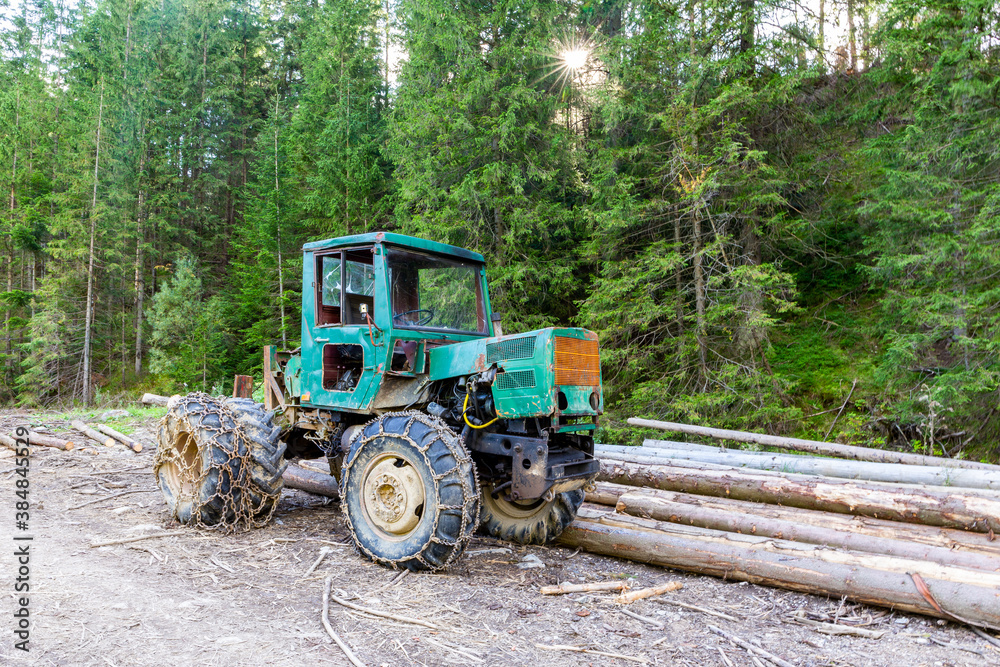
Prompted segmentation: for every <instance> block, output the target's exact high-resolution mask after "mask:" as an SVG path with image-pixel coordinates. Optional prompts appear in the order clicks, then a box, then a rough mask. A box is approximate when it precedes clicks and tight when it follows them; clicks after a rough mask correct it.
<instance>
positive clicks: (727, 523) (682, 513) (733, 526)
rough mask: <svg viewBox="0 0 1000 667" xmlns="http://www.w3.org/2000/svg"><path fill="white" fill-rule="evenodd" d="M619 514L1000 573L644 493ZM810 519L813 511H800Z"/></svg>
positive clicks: (947, 556) (964, 555)
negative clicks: (809, 515) (808, 514)
mask: <svg viewBox="0 0 1000 667" xmlns="http://www.w3.org/2000/svg"><path fill="white" fill-rule="evenodd" d="M615 509H616V511H618V512H620V513H623V514H631V515H632V516H638V517H643V518H647V519H656V520H657V521H669V522H671V523H679V524H683V525H686V526H697V527H699V528H711V529H713V530H723V531H727V532H731V533H742V534H744V535H758V536H764V537H775V538H778V539H782V540H791V541H793V542H803V543H805V544H818V545H821V546H826V547H831V548H835V549H849V550H851V551H863V552H865V553H872V554H884V555H886V556H895V557H898V558H913V559H916V560H923V561H929V562H934V563H940V564H942V565H951V566H955V567H965V568H970V569H974V570H983V571H984V572H1000V558H997V557H996V556H993V555H989V554H984V553H979V552H967V551H952V550H951V549H948V548H946V547H936V546H928V545H926V544H915V543H912V542H906V541H903V540H898V539H886V538H885V537H872V536H871V535H862V534H859V533H852V532H847V531H840V530H837V529H836V528H826V527H821V526H814V525H810V524H807V523H796V522H794V521H787V520H782V519H769V518H766V517H761V516H755V515H753V514H749V513H737V512H732V511H728V510H720V509H714V508H711V507H698V506H697V505H690V504H688V503H678V502H672V501H669V500H664V499H663V498H656V497H653V496H649V495H644V494H639V493H627V494H625V495H623V496H622V497H621V498H619V499H618V505H617V507H616V508H615ZM798 512H799V513H800V514H805V513H806V512H808V510H798Z"/></svg>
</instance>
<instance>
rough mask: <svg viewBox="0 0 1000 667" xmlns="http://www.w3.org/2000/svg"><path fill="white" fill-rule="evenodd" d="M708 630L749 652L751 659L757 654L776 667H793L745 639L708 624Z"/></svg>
mask: <svg viewBox="0 0 1000 667" xmlns="http://www.w3.org/2000/svg"><path fill="white" fill-rule="evenodd" d="M708 629H709V630H711V631H712V632H714V633H715V634H717V635H719V636H720V637H725V638H726V639H728V640H729V641H731V642H732V643H734V644H736V645H737V646H739V647H740V648H743V649H746V650H747V651H749V652H750V653H751V657H753V654H757V655H759V656H761V657H762V658H764V659H765V660H768V661H770V662H773V663H774V664H776V665H778V667H795V665H793V664H792V663H790V662H788V661H787V660H782V659H781V658H779V657H778V656H776V655H774V654H773V653H771V652H769V651H765V650H764V649H762V648H760V647H758V646H754V645H753V644H751V643H750V642H748V641H746V640H745V639H740V638H739V637H737V636H736V635H734V634H731V633H728V632H726V631H725V630H723V629H721V628H718V627H716V626H714V625H711V624H709V626H708Z"/></svg>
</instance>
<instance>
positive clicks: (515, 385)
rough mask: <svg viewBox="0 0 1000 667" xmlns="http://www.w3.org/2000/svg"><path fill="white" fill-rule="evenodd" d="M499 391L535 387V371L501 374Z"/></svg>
mask: <svg viewBox="0 0 1000 667" xmlns="http://www.w3.org/2000/svg"><path fill="white" fill-rule="evenodd" d="M496 386H497V389H530V388H531V387H534V386H535V371H508V372H506V373H499V374H498V375H497V379H496Z"/></svg>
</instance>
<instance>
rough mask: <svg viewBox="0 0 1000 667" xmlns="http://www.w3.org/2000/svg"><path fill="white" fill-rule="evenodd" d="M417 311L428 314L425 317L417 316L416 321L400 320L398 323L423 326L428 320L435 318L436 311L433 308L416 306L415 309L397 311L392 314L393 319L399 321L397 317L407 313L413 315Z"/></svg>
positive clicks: (394, 321)
mask: <svg viewBox="0 0 1000 667" xmlns="http://www.w3.org/2000/svg"><path fill="white" fill-rule="evenodd" d="M416 313H427V314H426V315H425V316H423V317H419V318H417V319H416V321H414V322H405V323H404V322H398V324H409V325H410V326H415V327H422V326H423V325H425V324H427V323H428V322H430V321H431V320H433V319H434V311H433V310H431V309H430V308H415V309H414V310H406V311H403V312H402V313H396V314H395V315H393V316H392V321H393V323H397V322H396V320H397V319H399V318H401V317H403V316H405V315H413V314H416Z"/></svg>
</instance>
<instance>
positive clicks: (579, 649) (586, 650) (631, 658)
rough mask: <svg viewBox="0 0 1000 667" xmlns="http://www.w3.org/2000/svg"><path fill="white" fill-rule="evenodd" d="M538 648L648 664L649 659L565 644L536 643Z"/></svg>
mask: <svg viewBox="0 0 1000 667" xmlns="http://www.w3.org/2000/svg"><path fill="white" fill-rule="evenodd" d="M535 647H536V648H540V649H542V650H545V651H572V652H574V653H589V654H590V655H603V656H604V657H606V658H618V659H619V660H628V661H629V662H638V663H641V664H643V665H648V664H649V660H647V659H646V658H638V657H636V656H634V655H623V654H621V653H608V652H607V651H597V650H594V649H592V648H583V647H582V646H566V645H563V644H552V645H551V646H550V645H548V644H535Z"/></svg>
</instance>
